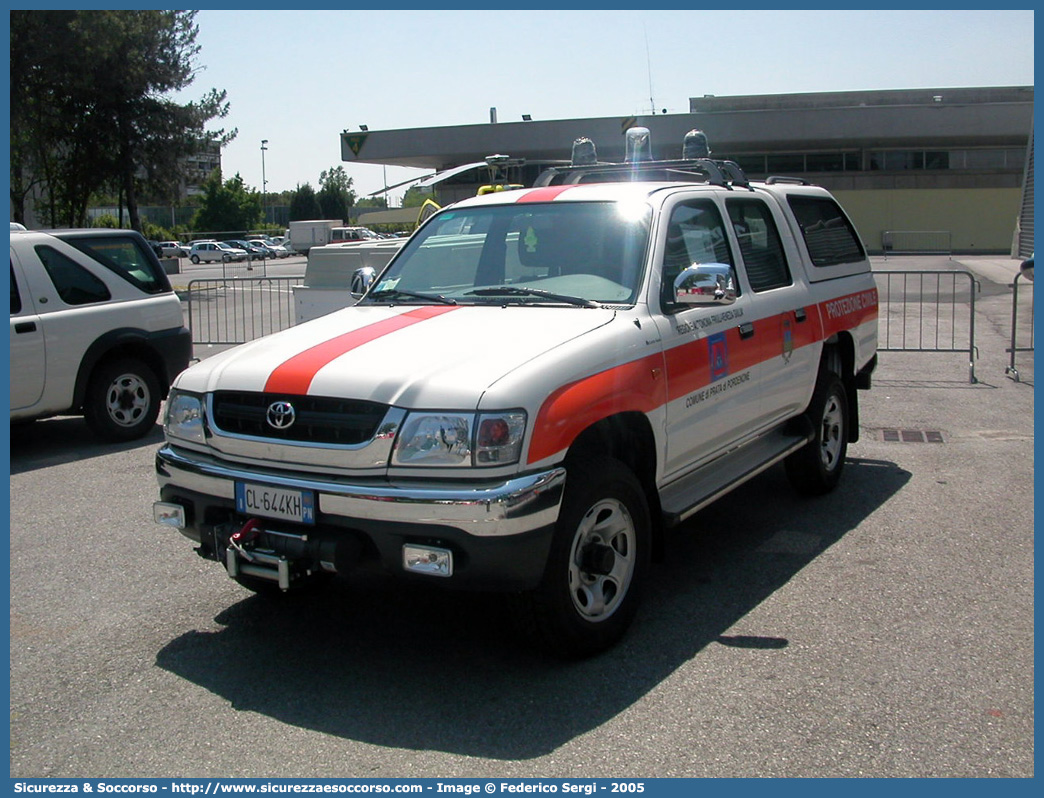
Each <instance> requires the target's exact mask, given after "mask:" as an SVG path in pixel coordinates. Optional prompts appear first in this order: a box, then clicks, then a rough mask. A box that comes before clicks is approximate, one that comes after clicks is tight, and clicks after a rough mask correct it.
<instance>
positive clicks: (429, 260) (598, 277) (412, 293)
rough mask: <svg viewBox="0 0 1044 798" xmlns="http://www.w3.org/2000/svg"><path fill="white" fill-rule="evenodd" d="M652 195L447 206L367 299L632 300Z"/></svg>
mask: <svg viewBox="0 0 1044 798" xmlns="http://www.w3.org/2000/svg"><path fill="white" fill-rule="evenodd" d="M650 217H651V211H650V209H649V207H648V206H647V205H644V204H641V205H637V206H633V205H626V204H624V203H617V202H556V203H532V204H525V203H523V204H514V205H485V206H478V207H474V208H461V209H459V210H452V209H450V210H447V211H445V212H443V213H441V214H439V215H437V216H435V217H433V218H432V219H431V221H429V222H428V223H427V224H426V225H425V226H424V227H423V228H422V229H421V230H419V231H418V232H417V233H416V234H415V235H414V236H413V238H411V239H410V240H409V241H408V242H407V244H406V245H405V246H404V247H403V250H402V252H401V253H400V254H399V255H398V257H397V258H396V259H395V261H394V262H393V263H392V265H391V268H390V269H389V270H388V271H387V272H386V273H385V274H383V275H382V276H381V279H380V280H379V281H378V282H377V283H376V284H375V285H374V287H373V290H371V291H370V293H369V294H368V295H367V300H366V301H369V302H389V301H395V302H413V303H416V302H423V301H435V302H447V301H449V302H454V303H457V304H464V303H469V304H490V303H495V304H505V303H512V304H563V303H564V304H570V305H584V306H590V305H596V304H602V305H604V304H611V305H628V304H633V303H634V301H635V297H636V295H637V292H638V286H639V282H640V280H641V273H642V261H643V258H644V256H645V250H646V245H647V242H648V238H649V224H650V222H649V220H650Z"/></svg>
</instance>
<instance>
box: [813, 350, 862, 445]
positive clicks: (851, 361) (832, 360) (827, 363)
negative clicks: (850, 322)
mask: <svg viewBox="0 0 1044 798" xmlns="http://www.w3.org/2000/svg"><path fill="white" fill-rule="evenodd" d="M820 368H821V369H822V368H825V369H827V370H828V371H832V372H833V373H834V374H837V376H839V377H840V378H841V382H842V384H843V385H844V386H845V394H846V397H847V400H848V441H849V443H855V442H856V441H858V440H859V399H858V397H857V396H856V389H857V384H856V369H855V340H854V339H853V338H852V334H851V333H850V332H848V331H842V332H839V333H835V334H834V335H832V336H831V337H830V339H829V340H828V341H827V342H826V345H825V346H824V347H823V354H822V358H821V360H820Z"/></svg>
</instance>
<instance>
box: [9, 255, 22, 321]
mask: <svg viewBox="0 0 1044 798" xmlns="http://www.w3.org/2000/svg"><path fill="white" fill-rule="evenodd" d="M21 312H22V295H21V294H20V293H18V283H17V282H16V281H15V276H14V264H13V263H12V264H11V315H12V316H13V315H15V314H16V313H21Z"/></svg>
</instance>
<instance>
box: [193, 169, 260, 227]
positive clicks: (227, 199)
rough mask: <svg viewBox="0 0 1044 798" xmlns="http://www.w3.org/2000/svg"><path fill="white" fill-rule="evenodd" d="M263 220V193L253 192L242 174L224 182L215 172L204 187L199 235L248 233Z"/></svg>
mask: <svg viewBox="0 0 1044 798" xmlns="http://www.w3.org/2000/svg"><path fill="white" fill-rule="evenodd" d="M260 221H261V194H260V193H259V192H257V191H250V190H248V189H247V187H246V185H244V183H243V178H241V177H240V176H239V175H238V174H236V175H234V176H233V177H230V178H229V179H228V180H225V181H222V180H221V172H220V171H219V170H215V171H214V172H212V173H211V175H210V177H208V178H207V181H206V183H204V184H203V197H202V202H201V203H200V206H199V210H198V211H196V216H195V218H194V220H193V223H192V226H193V227H194V228H195V229H196V230H197V231H198V232H207V233H245V232H247V231H249V230H253V229H254V228H255V227H256V226H257V225H258V224H259V223H260Z"/></svg>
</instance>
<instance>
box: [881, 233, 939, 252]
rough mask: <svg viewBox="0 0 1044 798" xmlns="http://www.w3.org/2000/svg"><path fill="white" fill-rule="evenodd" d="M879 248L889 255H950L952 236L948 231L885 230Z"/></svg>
mask: <svg viewBox="0 0 1044 798" xmlns="http://www.w3.org/2000/svg"><path fill="white" fill-rule="evenodd" d="M881 248H882V249H883V250H884V255H885V257H886V258H887V257H888V256H889V255H952V254H953V235H952V234H951V233H950V231H949V230H885V231H884V232H882V233H881Z"/></svg>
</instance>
